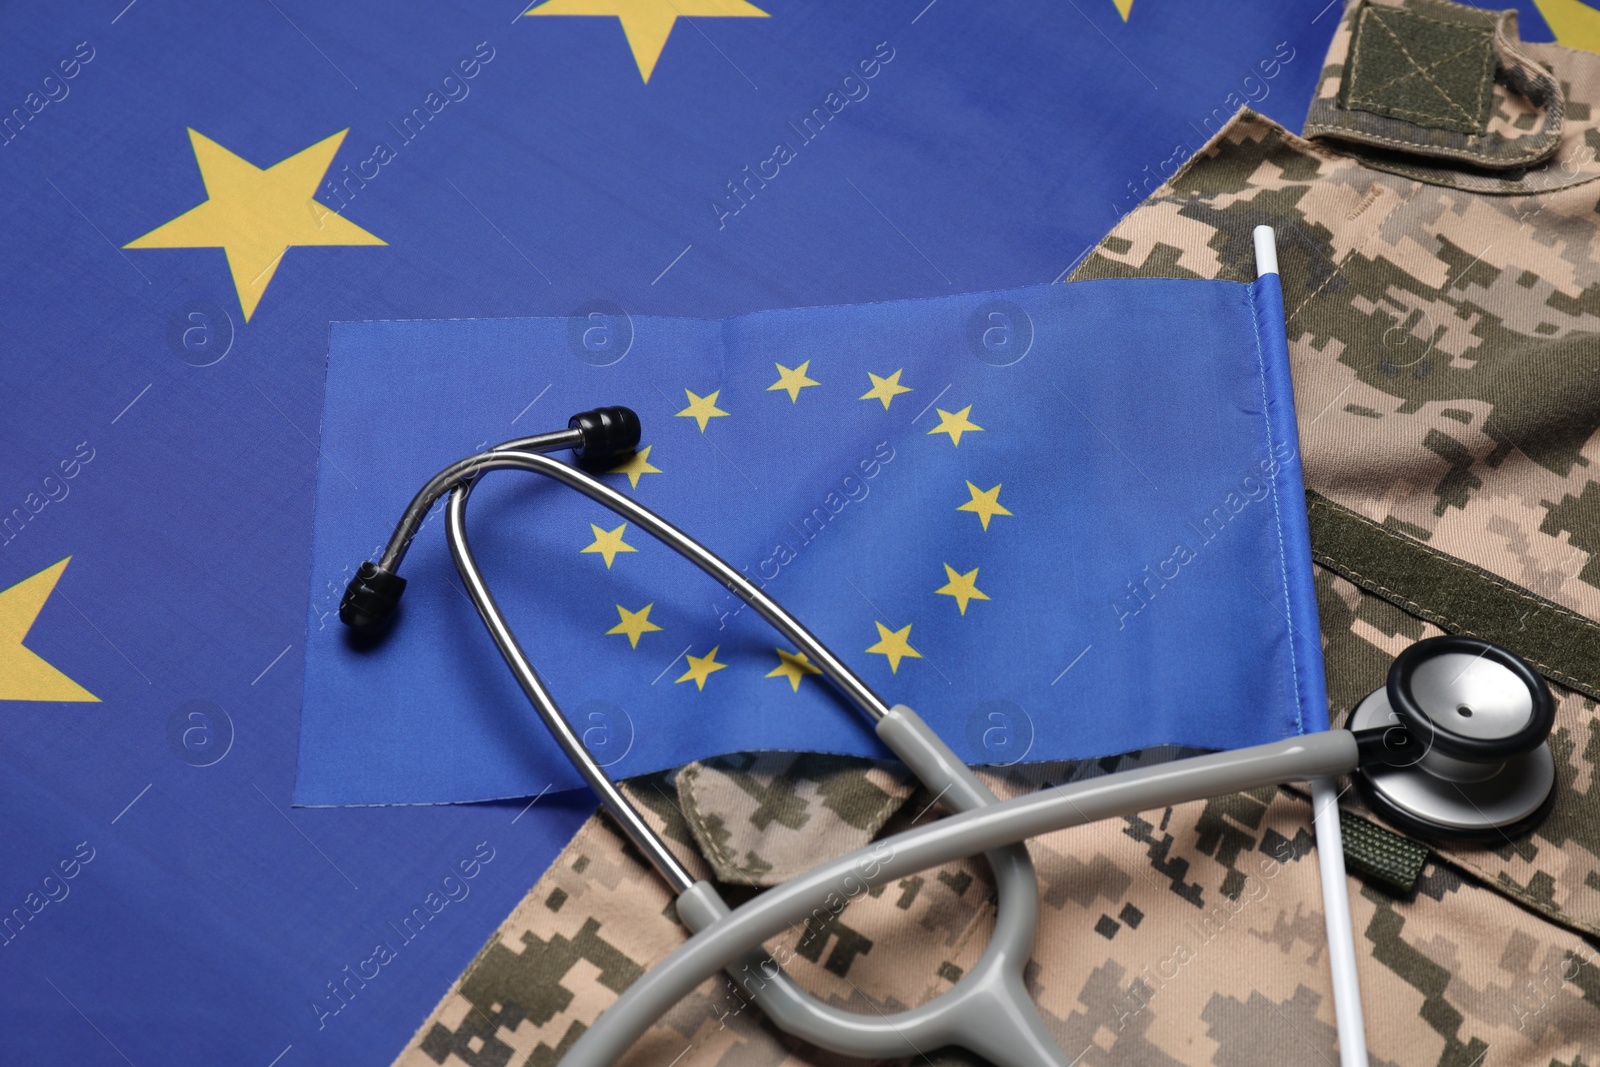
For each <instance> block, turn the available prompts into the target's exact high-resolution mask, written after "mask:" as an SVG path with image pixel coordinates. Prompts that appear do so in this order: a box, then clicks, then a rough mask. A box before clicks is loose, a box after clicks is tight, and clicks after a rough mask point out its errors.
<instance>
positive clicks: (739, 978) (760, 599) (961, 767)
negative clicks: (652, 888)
mask: <svg viewBox="0 0 1600 1067" xmlns="http://www.w3.org/2000/svg"><path fill="white" fill-rule="evenodd" d="M554 447H566V446H565V445H562V444H557V445H555V446H554ZM504 449H505V446H502V447H501V449H497V450H496V451H495V452H493V453H487V454H484V455H482V456H479V457H473V459H472V460H471V461H463V462H462V463H460V464H456V465H455V467H453V468H450V469H449V470H454V469H456V468H461V472H460V473H459V474H458V475H457V478H458V479H460V480H458V481H457V482H456V484H455V485H454V486H453V487H451V488H450V489H449V490H448V491H449V493H450V496H449V501H448V504H447V507H446V533H447V538H448V540H449V543H450V550H451V555H452V557H453V558H454V560H455V564H456V569H457V571H458V573H459V574H460V575H461V578H462V581H463V583H464V584H465V586H466V588H467V593H468V595H469V597H470V598H471V600H472V602H473V605H474V607H475V608H476V609H477V611H478V614H479V616H480V618H482V620H483V622H484V625H485V627H486V628H487V629H488V631H489V634H490V636H491V637H492V638H493V640H494V642H495V645H496V647H498V648H499V650H500V653H501V656H502V657H503V658H504V659H505V661H506V664H507V665H508V666H509V667H510V668H511V671H512V673H513V674H514V675H515V677H516V679H517V682H518V684H519V685H520V687H521V688H522V690H523V692H524V694H525V695H526V696H527V697H528V699H529V701H530V702H531V703H532V704H533V705H534V707H535V709H536V710H537V711H538V713H539V716H540V718H541V719H542V720H543V721H544V723H545V725H546V726H547V727H548V728H549V729H550V731H551V733H552V735H553V736H554V737H555V739H556V741H557V743H558V744H559V745H560V746H561V748H562V751H563V752H564V753H565V755H566V756H567V758H568V759H570V760H571V761H572V762H573V764H574V766H576V767H577V769H578V770H579V773H580V774H582V775H583V777H584V780H585V781H586V782H587V783H588V784H589V785H590V786H591V787H592V788H593V789H594V790H595V792H596V793H597V794H599V796H600V798H601V800H602V802H603V803H604V804H605V806H606V808H607V810H608V811H610V812H611V813H612V815H613V816H614V817H616V818H617V820H618V822H619V824H621V826H622V829H623V832H624V833H625V834H626V835H627V837H628V839H629V840H630V841H631V842H633V843H634V844H635V845H636V846H637V847H639V848H640V850H641V851H642V852H643V853H644V854H645V855H646V856H647V857H648V858H649V859H650V861H651V863H652V865H653V866H655V867H656V869H657V870H658V871H659V872H660V873H661V874H662V876H663V877H664V878H665V879H666V880H667V882H668V883H669V884H670V885H671V886H672V888H673V890H674V891H675V892H676V893H677V894H678V901H677V904H678V911H679V916H680V918H682V919H683V921H684V923H685V925H687V926H688V927H689V928H690V929H691V930H698V929H700V928H702V927H704V926H706V925H709V924H714V923H715V922H717V921H718V920H720V919H721V918H722V917H724V916H726V915H727V914H728V909H727V905H726V904H725V903H724V902H723V900H722V899H721V897H720V896H718V895H717V893H716V891H715V889H713V888H712V887H711V886H710V885H709V884H708V883H706V882H696V881H694V879H693V877H692V876H691V875H690V874H689V873H688V872H687V871H685V870H684V868H683V867H682V865H681V864H680V863H678V861H677V859H676V858H675V857H673V855H672V853H671V852H670V851H669V850H668V849H667V847H666V845H665V843H664V842H663V841H662V840H661V839H660V837H659V836H658V835H657V834H656V833H655V832H654V831H653V830H651V829H650V827H649V826H648V824H646V822H645V821H644V819H643V817H642V815H641V814H640V813H639V811H638V810H637V808H635V807H634V806H633V804H632V803H631V802H629V800H628V799H627V797H626V796H624V795H623V794H622V793H621V791H620V790H618V789H617V787H616V785H615V784H614V783H613V782H612V781H611V780H610V778H609V777H608V776H607V775H606V774H605V772H604V771H603V770H602V769H601V768H600V767H599V765H598V764H597V763H596V762H595V761H594V759H593V757H592V756H591V755H590V754H589V752H588V750H587V749H585V748H584V746H583V744H582V741H581V739H580V738H579V737H578V736H577V734H576V733H575V732H574V731H573V729H572V727H571V725H570V724H569V723H568V722H567V720H566V717H565V716H564V715H563V714H562V713H561V710H560V708H559V706H558V705H557V704H556V703H555V701H554V699H553V698H552V697H551V695H550V693H549V691H548V689H547V688H546V687H545V685H544V682H543V680H542V679H540V677H539V675H538V672H537V671H535V670H534V668H533V667H532V665H531V664H530V663H529V661H528V658H527V656H526V654H525V653H524V652H523V650H522V648H521V646H520V644H519V643H518V641H517V638H516V635H515V634H514V633H513V632H512V630H511V627H510V625H509V624H508V623H507V621H506V619H505V617H504V615H503V613H502V612H501V611H500V609H499V606H498V604H497V603H496V602H495V599H494V596H493V594H492V593H491V592H490V590H489V587H488V584H487V583H486V582H485V580H484V578H483V574H482V572H481V570H480V569H479V567H478V565H477V561H476V559H475V558H474V556H473V553H472V547H471V542H470V540H469V539H468V535H467V527H466V509H467V504H468V501H469V500H470V499H471V494H472V489H473V485H474V484H475V483H474V481H473V479H475V478H476V477H477V476H478V475H481V474H482V473H484V472H486V471H489V470H497V469H519V470H526V471H532V472H535V473H539V474H544V475H547V476H549V477H552V478H555V479H556V480H557V481H560V482H562V483H563V484H565V485H567V486H569V487H571V488H573V489H576V490H578V491H579V492H581V493H583V494H584V495H585V496H588V497H589V498H590V499H592V500H595V501H596V502H597V503H600V504H602V505H603V506H605V507H607V508H609V509H610V510H611V511H613V512H614V513H616V514H618V515H620V516H622V517H623V518H626V519H629V520H631V521H633V522H635V523H637V524H638V525H639V526H640V528H642V529H644V530H645V531H647V532H648V533H650V534H652V535H653V536H655V537H657V538H659V539H660V540H661V541H663V542H664V543H666V544H667V545H668V546H669V547H671V548H673V549H675V550H676V551H678V552H679V553H680V554H681V555H683V556H684V557H686V558H687V559H689V560H691V561H692V562H694V563H695V564H696V565H698V566H699V567H700V568H701V569H702V570H704V571H706V572H707V573H708V574H711V575H712V576H713V577H715V578H717V579H718V580H719V581H722V583H723V584H724V585H725V586H727V587H728V588H729V589H730V590H731V591H733V592H734V593H735V594H736V595H738V596H739V597H741V599H743V600H744V601H745V602H746V603H748V604H750V605H751V606H752V607H754V608H756V609H757V611H759V612H760V613H761V615H762V616H763V617H764V618H766V619H767V621H769V622H770V623H772V624H773V626H774V627H775V628H777V629H778V630H779V631H780V632H781V633H783V634H784V635H785V636H786V637H788V638H789V639H790V640H791V641H793V642H794V644H795V645H796V646H797V647H798V648H799V649H800V650H801V651H803V652H805V653H806V655H807V657H808V658H809V659H810V660H811V661H812V662H813V663H816V664H819V665H821V666H822V669H823V671H824V673H825V674H827V676H828V677H829V678H830V679H831V680H833V681H834V682H835V683H836V684H838V685H839V686H840V688H841V689H844V690H845V691H846V693H847V694H849V695H851V696H852V698H853V699H855V701H856V703H857V704H858V706H861V707H862V710H864V711H867V712H868V714H870V715H872V717H873V718H874V720H875V728H876V731H877V733H878V736H879V737H880V738H882V739H883V741H884V743H885V744H886V745H888V747H889V749H890V750H891V751H893V752H894V753H895V754H896V755H897V756H899V757H900V758H901V759H902V760H903V761H904V762H905V763H906V764H907V765H908V766H909V767H910V768H911V769H912V771H913V772H914V773H915V774H916V775H917V777H918V779H919V780H921V781H922V783H923V784H924V785H926V786H927V787H928V788H930V789H932V790H934V791H935V793H936V794H937V795H938V797H939V798H940V799H941V800H942V801H943V802H944V803H945V804H946V805H947V806H949V807H950V808H952V809H954V810H956V811H970V810H973V809H977V808H982V807H985V806H988V805H992V804H994V803H997V801H996V798H995V797H994V794H992V793H991V792H990V791H989V790H988V788H987V787H985V786H984V785H983V784H982V783H981V782H980V781H979V780H978V778H977V777H976V775H974V774H973V773H972V771H971V769H970V768H968V767H967V766H966V765H965V764H964V763H962V762H961V760H960V759H959V758H957V757H956V755H955V754H954V753H953V752H951V751H950V749H949V748H948V746H946V745H945V744H944V742H943V741H942V740H941V739H940V738H939V737H938V735H937V734H936V733H934V731H933V730H932V729H931V728H929V727H928V726H927V725H926V724H925V723H923V722H922V720H921V719H920V718H919V717H918V716H916V715H915V713H913V712H911V710H910V709H909V708H905V707H902V706H897V707H895V708H893V709H890V708H887V707H885V706H883V703H882V701H881V699H880V698H878V697H877V695H876V694H874V693H873V692H872V690H871V689H870V688H868V687H867V685H866V683H865V682H863V681H861V679H860V678H858V677H857V676H856V675H855V674H854V673H852V672H851V671H850V669H849V668H848V667H846V666H844V664H843V663H841V662H840V661H839V660H838V659H837V658H836V657H834V656H833V654H832V653H831V652H829V651H828V650H827V648H826V647H825V646H824V645H822V643H821V642H820V641H818V640H817V639H816V638H815V637H814V636H813V635H812V634H811V633H810V632H809V631H807V630H806V629H804V628H803V627H801V626H800V625H799V623H798V622H796V621H795V620H794V618H793V617H792V616H790V615H789V614H788V613H787V612H786V611H784V610H783V608H782V607H780V606H779V605H778V604H777V602H776V601H773V600H772V599H771V598H770V597H767V596H766V595H765V594H763V593H762V592H761V591H760V589H758V588H757V587H756V586H754V585H753V584H752V583H750V582H749V581H748V580H747V579H745V578H744V576H743V575H741V574H739V573H738V572H737V571H735V570H733V568H731V567H729V566H728V565H727V564H726V563H724V562H723V561H722V560H721V559H720V558H718V557H717V556H716V555H714V554H713V553H711V552H710V551H709V550H707V549H706V548H704V547H703V546H701V545H700V544H699V543H698V542H696V541H694V540H693V539H692V538H690V537H689V536H688V535H687V534H685V533H683V532H682V531H681V530H678V529H677V528H676V527H674V526H672V525H671V524H670V523H668V522H666V521H665V520H664V519H662V518H660V517H659V516H657V515H655V514H654V513H653V512H651V511H650V510H649V509H647V508H645V507H643V506H642V505H640V504H638V503H636V502H635V501H633V500H630V499H629V498H627V497H625V496H623V495H622V494H620V493H618V492H616V491H614V490H612V489H611V488H609V487H608V486H605V485H603V484H602V483H600V482H598V481H596V480H595V479H594V478H592V477H590V476H589V475H587V474H585V473H583V472H582V471H580V470H578V469H576V468H573V467H570V466H568V465H567V464H565V463H561V462H559V461H557V460H554V459H551V458H549V457H547V456H542V455H537V454H533V453H528V452H521V451H506V450H504ZM432 484H433V483H430V486H432ZM420 496H421V494H419V498H420ZM427 510H428V509H427V507H423V508H422V509H421V511H420V512H419V514H420V515H425V514H426V512H427ZM407 514H408V515H410V514H411V511H409V510H408V513H407ZM415 521H416V523H417V524H418V525H420V518H418V519H416V520H415ZM405 526H407V520H402V527H405ZM412 532H413V533H414V530H413V531H412ZM401 534H402V531H401V530H397V531H396V540H398V539H399V538H400V537H401ZM391 543H394V542H391ZM386 558H387V557H386ZM857 694H861V695H862V696H860V697H858V696H857ZM862 697H864V698H865V699H863V698H862ZM869 702H870V703H869ZM878 708H882V711H881V713H877V714H874V712H875V711H876V709H878ZM975 851H984V852H986V853H987V856H986V858H987V859H988V861H989V864H990V867H991V868H992V870H993V872H994V875H995V880H996V885H997V891H998V895H999V906H998V909H997V917H996V924H995V931H994V935H993V936H992V937H991V939H990V941H989V944H988V946H987V947H986V948H985V950H984V952H983V954H982V956H981V957H980V959H979V960H978V962H977V964H975V965H974V966H973V967H972V968H971V969H970V970H969V971H967V973H966V974H964V975H963V976H962V978H961V979H960V980H959V981H957V983H956V984H955V985H954V986H953V987H952V988H951V989H949V990H947V991H945V992H944V993H942V994H941V995H940V996H938V997H936V998H934V999H933V1000H931V1001H929V1002H927V1003H925V1004H922V1005H919V1006H918V1007H915V1008H912V1009H909V1010H906V1011H901V1012H897V1013H892V1014H883V1013H880V1014H879V1015H878V1016H877V1017H872V1016H866V1015H861V1014H857V1013H854V1012H849V1011H844V1010H841V1009H838V1008H834V1007H832V1006H830V1005H826V1004H823V1003H821V1002H819V1001H817V1000H816V999H815V998H813V997H812V996H811V995H810V994H808V993H806V992H805V991H804V990H802V989H800V988H799V987H798V986H797V985H795V984H794V983H793V981H792V980H791V979H790V978H789V977H788V976H787V975H786V974H784V973H783V972H782V970H781V968H779V967H777V966H776V965H775V964H773V963H771V961H770V960H769V958H768V957H767V955H766V953H765V952H764V951H762V949H761V946H760V944H759V943H756V944H753V945H750V946H747V947H746V949H745V951H744V952H743V953H741V954H740V958H739V959H737V960H732V961H730V964H729V968H730V976H731V977H732V978H733V979H734V980H735V982H737V983H740V984H742V985H743V986H744V987H745V988H746V990H747V991H749V992H750V993H751V994H752V995H753V996H754V997H755V999H756V1002H757V1003H758V1004H759V1005H760V1006H761V1008H762V1010H763V1011H764V1012H765V1013H766V1014H767V1016H768V1017H769V1018H770V1019H771V1020H772V1021H773V1022H774V1023H775V1024H776V1025H777V1026H779V1027H780V1028H781V1029H783V1030H785V1031H787V1032H789V1033H793V1034H795V1035H796V1036H799V1037H801V1038H804V1039H805V1040H807V1041H810V1042H811V1043H813V1044H816V1045H820V1046H822V1047H824V1048H827V1049H830V1050H832V1051H836V1052H840V1053H844V1054H847V1055H852V1056H858V1057H864V1058H873V1059H884V1058H892V1057H900V1056H908V1055H917V1054H919V1053H921V1052H922V1051H923V1050H925V1049H933V1048H938V1047H942V1046H944V1045H950V1044H957V1045H961V1046H962V1047H964V1048H967V1049H968V1050H970V1051H973V1052H977V1053H979V1054H980V1055H983V1056H985V1057H986V1058H988V1059H989V1060H991V1061H992V1062H994V1063H995V1064H996V1067H1067V1065H1068V1063H1069V1061H1068V1060H1067V1058H1066V1057H1065V1055H1064V1054H1063V1053H1062V1052H1061V1049H1060V1048H1059V1047H1058V1046H1057V1045H1056V1044H1055V1042H1054V1039H1053V1038H1052V1037H1051V1035H1050V1033H1049V1030H1048V1028H1047V1027H1046V1026H1045V1024H1044V1022H1043V1020H1042V1019H1041V1018H1040V1016H1039V1014H1038V1009H1037V1008H1036V1007H1035V1005H1034V1003H1033V1001H1032V998H1031V997H1030V996H1029V994H1028V991H1027V987H1026V984H1025V982H1024V980H1023V969H1024V967H1025V966H1026V964H1027V962H1028V959H1029V957H1030V955H1031V953H1032V949H1033V940H1034V932H1035V929H1036V927H1037V923H1038V909H1039V899H1038V881H1037V877H1036V875H1035V872H1034V869H1033V864H1032V861H1031V860H1029V859H1028V855H1027V851H1026V849H1025V848H1024V847H1023V846H1022V845H1021V844H1019V843H1013V844H1010V845H1008V846H1001V847H996V848H994V849H989V850H982V849H980V850H975ZM769 968H770V970H769ZM751 983H755V984H756V985H757V986H758V987H759V989H758V990H757V989H752V988H751Z"/></svg>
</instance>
